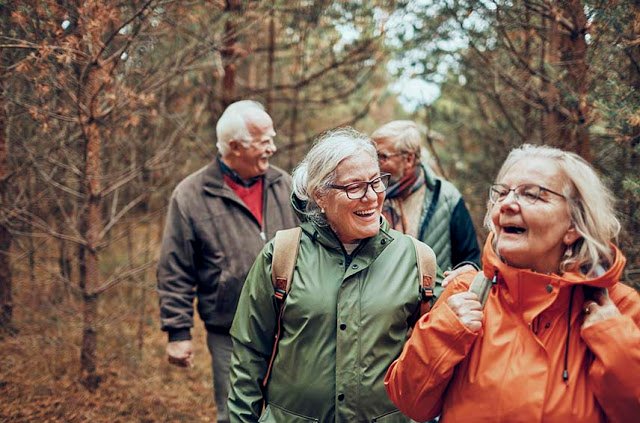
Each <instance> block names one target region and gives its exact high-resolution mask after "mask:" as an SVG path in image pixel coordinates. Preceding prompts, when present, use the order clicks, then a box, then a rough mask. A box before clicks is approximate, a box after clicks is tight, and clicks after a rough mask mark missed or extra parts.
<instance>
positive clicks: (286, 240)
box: [262, 226, 302, 387]
mask: <svg viewBox="0 0 640 423" xmlns="http://www.w3.org/2000/svg"><path fill="white" fill-rule="evenodd" d="M301 235H302V228H300V227H299V226H298V227H295V228H291V229H283V230H281V231H278V232H276V237H275V238H274V240H273V259H272V261H271V283H272V284H273V296H274V297H275V300H276V306H277V313H278V321H277V322H276V333H275V335H274V340H273V349H272V350H271V358H270V359H269V365H268V366H267V372H266V373H265V376H264V379H263V380H262V386H263V387H266V386H267V383H268V381H269V375H270V374H271V368H272V367H273V362H274V360H275V358H276V353H277V352H278V342H279V341H280V332H281V330H282V316H283V314H284V302H285V301H286V299H287V295H288V294H289V291H290V290H291V279H292V278H293V271H294V269H295V267H296V259H297V258H298V247H299V246H300V236H301Z"/></svg>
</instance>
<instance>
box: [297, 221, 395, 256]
mask: <svg viewBox="0 0 640 423" xmlns="http://www.w3.org/2000/svg"><path fill="white" fill-rule="evenodd" d="M300 226H301V227H302V230H303V232H305V233H306V235H307V236H308V237H309V238H311V240H312V241H313V242H317V243H319V244H320V245H322V246H324V247H325V248H327V249H329V250H336V251H341V252H342V253H343V254H345V255H346V252H345V251H344V249H343V248H342V243H341V242H340V240H339V239H338V236H337V235H336V233H335V232H334V231H333V230H332V229H331V227H329V226H328V225H327V226H320V225H319V224H317V223H315V222H309V221H307V222H304V223H302V224H301V225H300ZM389 230H390V228H389V223H388V222H387V220H386V219H385V218H384V217H381V218H380V231H378V233H377V234H376V235H375V236H373V237H371V238H367V239H365V240H363V241H362V242H361V243H360V245H359V246H358V248H356V249H355V250H354V252H353V254H352V255H353V257H354V262H353V263H355V260H356V258H370V260H365V261H373V260H375V258H376V257H378V255H380V253H381V252H382V251H383V250H384V249H385V248H387V247H388V246H389V245H390V244H391V243H392V242H393V240H394V238H393V237H392V236H391V234H390V233H389ZM356 264H357V263H356ZM363 264H364V263H363Z"/></svg>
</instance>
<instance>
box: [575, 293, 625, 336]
mask: <svg viewBox="0 0 640 423" xmlns="http://www.w3.org/2000/svg"><path fill="white" fill-rule="evenodd" d="M593 298H594V299H595V301H594V300H587V301H585V302H584V304H583V306H582V311H583V313H584V322H583V323H582V328H583V329H584V328H587V327H589V326H591V325H593V324H595V323H597V322H600V321H602V320H606V319H610V318H615V317H617V316H620V310H619V309H618V307H617V306H616V305H615V303H614V302H613V301H611V299H610V298H609V294H608V292H607V291H606V290H599V292H598V293H597V294H594V295H593Z"/></svg>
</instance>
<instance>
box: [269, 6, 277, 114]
mask: <svg viewBox="0 0 640 423" xmlns="http://www.w3.org/2000/svg"><path fill="white" fill-rule="evenodd" d="M275 9H276V2H275V0H272V1H271V9H270V10H269V46H268V49H269V50H268V51H269V54H268V58H267V112H268V113H273V72H274V66H275V56H276V53H275V52H276V22H275V15H276V10H275Z"/></svg>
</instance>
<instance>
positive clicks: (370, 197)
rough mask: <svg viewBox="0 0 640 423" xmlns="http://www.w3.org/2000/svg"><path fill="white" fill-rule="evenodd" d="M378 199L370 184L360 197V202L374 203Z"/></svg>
mask: <svg viewBox="0 0 640 423" xmlns="http://www.w3.org/2000/svg"><path fill="white" fill-rule="evenodd" d="M377 199H378V193H377V192H375V191H374V190H373V186H372V185H371V184H368V185H367V190H366V191H365V193H364V196H363V197H362V200H363V201H364V200H366V201H376V200H377Z"/></svg>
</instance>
